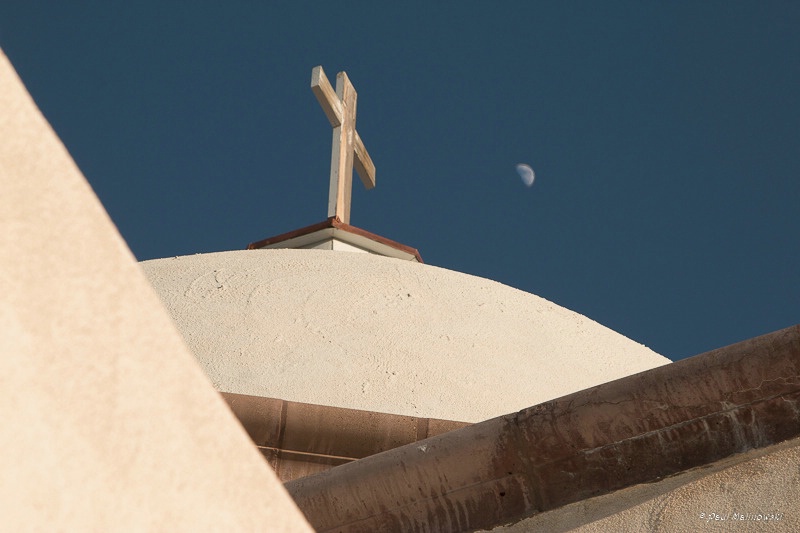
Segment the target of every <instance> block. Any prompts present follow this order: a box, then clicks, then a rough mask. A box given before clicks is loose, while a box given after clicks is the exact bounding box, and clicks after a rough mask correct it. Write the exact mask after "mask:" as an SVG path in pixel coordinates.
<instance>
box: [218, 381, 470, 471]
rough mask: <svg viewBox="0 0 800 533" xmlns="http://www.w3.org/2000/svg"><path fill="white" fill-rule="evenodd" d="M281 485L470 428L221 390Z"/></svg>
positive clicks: (456, 424) (458, 424) (429, 419)
mask: <svg viewBox="0 0 800 533" xmlns="http://www.w3.org/2000/svg"><path fill="white" fill-rule="evenodd" d="M220 395H221V396H222V398H223V399H224V400H225V401H226V402H227V403H228V406H229V407H230V408H231V410H232V411H233V414H234V415H236V418H238V419H239V422H240V423H241V424H242V426H244V428H245V430H246V431H247V433H248V435H249V436H250V438H251V439H252V440H253V442H254V444H255V445H256V446H257V447H258V448H259V450H261V453H262V454H263V455H264V457H265V458H266V459H267V462H268V463H269V464H270V466H272V468H273V469H274V470H275V472H276V473H277V474H278V477H279V478H280V479H281V481H288V480H290V479H295V478H298V477H303V476H305V475H308V474H312V473H317V472H320V471H323V470H326V469H328V468H331V467H333V466H337V465H341V464H345V463H348V462H351V461H354V460H357V459H361V458H363V457H367V456H369V455H374V454H376V453H380V452H383V451H386V450H391V449H393V448H397V447H399V446H403V445H405V444H409V443H412V442H416V441H419V440H423V439H426V438H428V437H432V436H434V435H439V434H442V433H446V432H449V431H453V430H455V429H459V428H462V427H464V426H467V425H469V423H467V422H457V421H453V420H440V419H436V418H422V417H414V416H402V415H394V414H388V413H379V412H373V411H363V410H359V409H348V408H344V407H331V406H325V405H315V404H309V403H303V402H291V401H287V400H280V399H277V398H265V397H261V396H250V395H246V394H235V393H230V392H221V393H220Z"/></svg>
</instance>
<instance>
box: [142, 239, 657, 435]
mask: <svg viewBox="0 0 800 533" xmlns="http://www.w3.org/2000/svg"><path fill="white" fill-rule="evenodd" d="M142 266H143V269H144V271H145V273H146V275H147V276H148V278H149V279H150V281H151V283H152V284H153V286H154V287H155V289H156V291H157V292H158V294H159V295H160V296H161V298H162V299H163V301H164V303H165V304H166V306H167V308H168V310H169V311H170V313H171V314H172V316H173V318H174V319H175V321H176V323H177V325H178V328H179V329H180V330H181V332H182V333H183V335H184V338H185V339H186V341H187V343H188V344H189V347H190V348H191V349H192V351H193V352H194V353H195V355H196V356H197V358H198V359H199V361H200V363H201V364H202V366H203V368H204V369H205V371H206V372H207V374H208V376H209V377H210V378H211V380H212V381H213V383H214V385H215V386H216V387H217V388H218V389H219V390H221V391H225V392H233V393H239V394H251V395H257V396H267V397H272V398H281V399H284V400H290V401H297V402H307V403H314V404H322V405H331V406H336V407H349V408H354V409H364V410H368V411H379V412H386V413H394V414H400V415H409V416H419V417H431V418H443V419H448V420H463V421H467V422H476V421H480V420H485V419H488V418H491V417H494V416H499V415H502V414H505V413H509V412H513V411H515V410H518V409H522V408H525V407H528V406H531V405H536V404H538V403H541V402H544V401H546V400H549V399H552V398H555V397H558V396H562V395H565V394H568V393H571V392H575V391H578V390H582V389H585V388H587V387H590V386H593V385H597V384H599V383H603V382H606V381H610V380H613V379H616V378H619V377H623V376H626V375H629V374H632V373H636V372H640V371H643V370H647V369H649V368H653V367H656V366H659V365H663V364H666V363H669V360H668V359H666V358H664V357H662V356H660V355H658V354H656V353H655V352H653V351H652V350H650V349H648V348H646V347H644V346H642V345H640V344H638V343H636V342H633V341H631V340H630V339H627V338H626V337H624V336H622V335H620V334H618V333H616V332H614V331H612V330H610V329H608V328H606V327H604V326H601V325H600V324H598V323H596V322H594V321H592V320H590V319H588V318H586V317H584V316H581V315H579V314H577V313H575V312H572V311H569V310H567V309H564V308H562V307H559V306H558V305H555V304H553V303H551V302H549V301H547V300H544V299H543V298H539V297H537V296H535V295H532V294H529V293H526V292H523V291H520V290H517V289H513V288H511V287H508V286H506V285H502V284H500V283H497V282H494V281H490V280H487V279H483V278H478V277H475V276H470V275H466V274H462V273H458V272H453V271H450V270H446V269H443V268H437V267H433V266H430V265H423V264H418V263H412V262H409V261H401V260H397V259H391V258H387V257H381V256H376V255H372V254H359V253H348V252H332V251H324V250H245V251H233V252H220V253H214V254H199V255H194V256H185V257H176V258H170V259H158V260H153V261H146V262H143V263H142Z"/></svg>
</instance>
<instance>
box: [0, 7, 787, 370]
mask: <svg viewBox="0 0 800 533" xmlns="http://www.w3.org/2000/svg"><path fill="white" fill-rule="evenodd" d="M75 5H80V6H81V7H75ZM798 28H800V3H797V2H777V1H776V2H749V3H745V2H702V3H700V2H668V3H667V2H664V3H656V2H602V3H601V2H548V3H538V2H513V3H512V2H506V3H499V2H492V3H489V2H485V3H478V2H447V3H441V4H437V5H436V6H433V7H432V6H430V5H425V3H416V2H394V3H391V4H390V3H384V2H371V3H367V2H363V3H347V2H287V3H277V2H244V1H240V2H236V1H229V2H152V1H139V2H117V1H104V2H76V3H73V2H61V1H51V2H37V1H27V0H26V1H23V0H10V1H9V0H6V1H5V2H2V3H0V45H2V47H3V49H4V51H5V53H6V54H7V55H8V56H9V57H10V58H11V60H12V62H13V63H14V65H15V67H16V69H17V71H18V72H19V74H20V76H21V77H22V79H23V80H24V82H25V83H26V85H27V87H28V89H29V91H30V92H31V93H32V94H33V96H34V98H35V100H36V101H37V103H38V104H39V106H40V108H41V109H42V110H43V112H44V114H45V116H46V117H47V118H48V119H49V120H50V122H51V124H52V125H53V127H54V128H55V130H56V132H57V133H58V134H59V136H60V137H61V139H62V140H63V141H64V143H65V144H66V146H67V148H68V149H69V151H70V152H71V154H72V156H73V157H74V158H75V160H76V162H77V163H78V165H79V167H80V168H81V169H82V170H83V172H84V174H85V175H86V177H87V178H88V180H89V182H90V183H91V184H92V186H93V187H94V189H95V191H96V192H97V194H98V195H99V197H100V199H101V200H102V201H103V203H104V205H105V207H106V209H107V210H108V212H109V214H110V215H111V217H112V219H113V220H114V222H115V223H116V224H117V226H118V227H119V229H120V232H121V233H122V235H123V236H124V237H125V239H126V240H127V242H128V244H129V245H130V247H131V249H132V250H133V252H134V253H135V254H136V256H137V257H138V258H139V259H142V260H143V259H151V258H156V257H168V256H175V255H185V254H193V253H201V252H212V251H220V250H231V249H242V248H244V247H245V246H246V245H247V244H248V243H249V242H252V241H256V240H259V239H262V238H265V237H269V236H272V235H275V234H278V233H283V232H285V231H288V230H292V229H296V228H299V227H302V226H306V225H309V224H312V223H315V222H319V221H321V220H323V219H324V218H325V217H326V215H327V191H328V173H329V165H330V142H331V131H330V126H329V124H328V121H327V119H326V118H325V116H324V114H323V113H322V111H321V109H320V107H319V105H318V103H317V101H316V99H315V98H314V96H313V94H312V92H311V90H310V89H309V80H310V76H311V69H312V67H314V66H315V65H318V64H321V65H323V66H324V68H325V70H326V72H327V74H328V76H329V78H331V79H333V78H335V75H336V72H338V71H340V70H346V71H347V73H348V75H349V76H350V79H351V80H352V81H353V84H354V85H355V87H356V89H357V91H358V94H359V100H358V122H357V126H358V131H359V133H360V135H361V137H362V138H363V139H364V142H365V144H366V146H367V148H368V150H369V152H370V155H371V156H372V159H373V160H374V162H375V164H376V167H377V182H378V185H377V187H376V188H375V189H374V190H372V191H369V192H366V191H364V190H363V187H361V184H360V182H359V181H358V180H357V179H356V180H355V185H356V187H355V189H354V192H353V212H352V219H351V222H352V224H354V225H356V226H359V227H362V228H364V229H367V230H369V231H373V232H375V233H379V234H381V235H384V236H386V237H388V238H391V239H394V240H397V241H400V242H402V243H404V244H407V245H410V246H414V247H416V248H418V249H419V250H420V252H421V254H422V257H423V259H424V260H425V261H426V262H427V263H429V264H432V265H436V266H441V267H445V268H448V269H452V270H458V271H461V272H466V273H470V274H475V275H479V276H483V277H487V278H491V279H494V280H497V281H500V282H502V283H506V284H508V285H511V286H514V287H517V288H520V289H522V290H525V291H528V292H532V293H535V294H538V295H540V296H543V297H545V298H547V299H549V300H552V301H553V302H555V303H557V304H560V305H563V306H565V307H568V308H570V309H573V310H575V311H577V312H580V313H582V314H584V315H587V316H588V317H590V318H592V319H594V320H597V321H598V322H600V323H602V324H605V325H607V326H609V327H611V328H613V329H615V330H617V331H619V332H621V333H623V334H625V335H627V336H628V337H631V338H632V339H635V340H637V341H639V342H641V343H643V344H646V345H647V346H650V347H651V348H653V349H654V350H656V351H657V352H659V353H662V354H664V355H666V356H667V357H670V358H672V359H679V358H683V357H686V356H690V355H694V354H697V353H700V352H703V351H706V350H709V349H713V348H716V347H719V346H723V345H726V344H730V343H733V342H736V341H739V340H742V339H746V338H749V337H752V336H756V335H760V334H763V333H767V332H770V331H773V330H776V329H780V328H783V327H786V326H790V325H793V324H796V323H800V308H799V307H798V302H800V279H799V278H798V273H797V271H798V269H797V264H798V260H800V252H799V251H798V236H799V235H800V209H798V206H800V162H798V154H799V153H800V150H799V149H800V103H798V94H800V31H798ZM520 162H522V163H528V164H530V165H531V166H532V167H533V168H534V170H535V171H536V176H537V177H536V182H535V183H534V185H533V187H531V188H530V189H528V188H526V187H524V186H523V185H522V183H521V181H520V179H519V177H518V176H517V174H516V172H515V165H516V164H517V163H520ZM44 193H45V194H46V191H44Z"/></svg>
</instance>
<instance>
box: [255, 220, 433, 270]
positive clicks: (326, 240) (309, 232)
mask: <svg viewBox="0 0 800 533" xmlns="http://www.w3.org/2000/svg"><path fill="white" fill-rule="evenodd" d="M264 248H300V249H317V250H337V251H346V252H366V253H371V254H375V255H383V256H386V257H394V258H396V259H404V260H406V261H416V262H417V263H422V257H421V256H420V255H419V252H418V251H417V249H416V248H411V247H410V246H406V245H404V244H400V243H399V242H395V241H393V240H390V239H387V238H385V237H381V236H380V235H376V234H374V233H370V232H369V231H367V230H363V229H361V228H357V227H355V226H351V225H350V224H345V223H344V222H342V221H341V220H339V219H338V218H337V217H329V218H328V219H326V220H323V221H322V222H319V223H317V224H312V225H311V226H306V227H305V228H300V229H297V230H294V231H290V232H287V233H283V234H281V235H276V236H275V237H269V238H268V239H263V240H260V241H257V242H254V243H250V244H249V245H248V246H247V249H248V250H256V249H264Z"/></svg>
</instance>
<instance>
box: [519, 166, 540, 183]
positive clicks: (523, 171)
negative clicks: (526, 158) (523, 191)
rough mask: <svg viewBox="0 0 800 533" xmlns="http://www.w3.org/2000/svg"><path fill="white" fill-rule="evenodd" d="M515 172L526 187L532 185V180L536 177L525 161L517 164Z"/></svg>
mask: <svg viewBox="0 0 800 533" xmlns="http://www.w3.org/2000/svg"><path fill="white" fill-rule="evenodd" d="M517 174H519V177H520V178H522V183H524V184H525V186H526V187H530V186H531V185H533V180H535V179H536V174H534V173H533V169H532V168H531V166H530V165H526V164H525V163H520V164H518V165H517Z"/></svg>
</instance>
